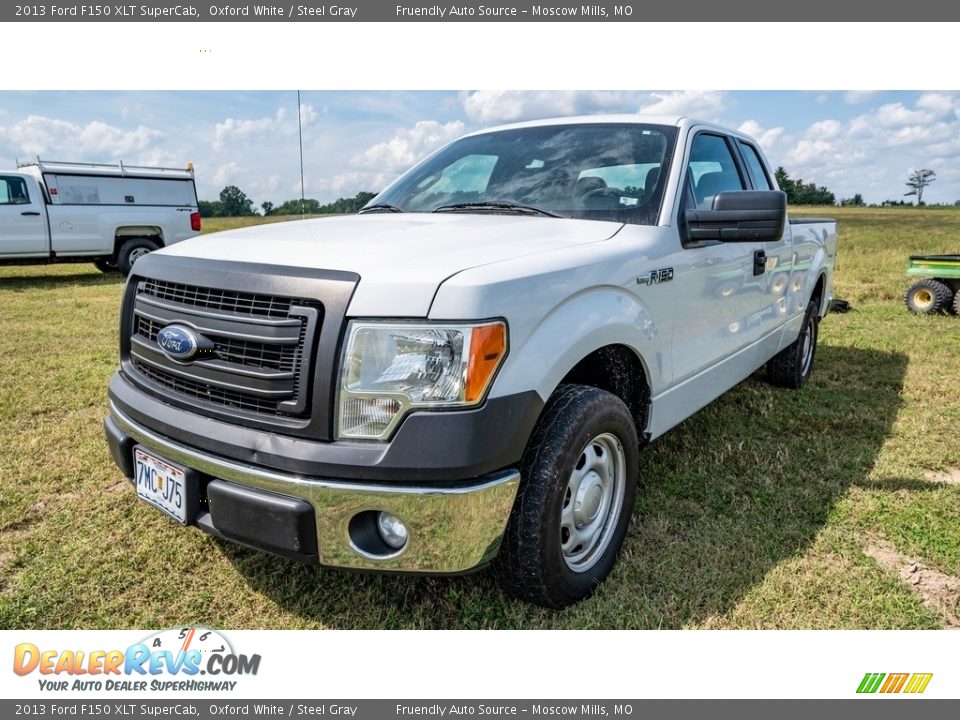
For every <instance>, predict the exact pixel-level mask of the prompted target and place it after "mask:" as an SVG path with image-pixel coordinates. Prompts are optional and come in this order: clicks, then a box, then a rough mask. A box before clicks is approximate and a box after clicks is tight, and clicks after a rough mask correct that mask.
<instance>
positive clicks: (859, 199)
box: [840, 193, 867, 207]
mask: <svg viewBox="0 0 960 720" xmlns="http://www.w3.org/2000/svg"><path fill="white" fill-rule="evenodd" d="M840 204H841V205H843V206H844V207H866V206H867V204H866V203H865V202H864V201H863V195H861V194H860V193H857V194H856V195H854V196H853V197H852V198H844V199H843V200H841V201H840Z"/></svg>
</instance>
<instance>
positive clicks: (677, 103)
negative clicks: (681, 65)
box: [640, 90, 727, 117]
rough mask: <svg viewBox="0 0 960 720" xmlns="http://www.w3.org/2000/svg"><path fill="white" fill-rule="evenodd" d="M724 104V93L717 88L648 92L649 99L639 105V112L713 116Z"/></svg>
mask: <svg viewBox="0 0 960 720" xmlns="http://www.w3.org/2000/svg"><path fill="white" fill-rule="evenodd" d="M726 105H727V96H726V93H724V92H721V91H719V90H708V91H699V90H681V91H678V92H670V93H650V100H649V101H648V102H646V103H645V104H642V105H641V106H640V112H642V113H651V114H655V115H689V116H697V117H713V116H714V115H716V114H717V113H719V112H721V111H722V110H723V109H724V108H725V107H726Z"/></svg>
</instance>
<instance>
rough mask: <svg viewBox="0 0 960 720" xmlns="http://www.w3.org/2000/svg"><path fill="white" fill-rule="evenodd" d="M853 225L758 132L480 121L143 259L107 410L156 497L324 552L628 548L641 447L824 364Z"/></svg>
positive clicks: (341, 556) (575, 553)
mask: <svg viewBox="0 0 960 720" xmlns="http://www.w3.org/2000/svg"><path fill="white" fill-rule="evenodd" d="M836 248H837V237H836V225H835V223H834V222H833V221H830V220H807V219H804V220H796V219H791V220H788V219H787V209H786V199H785V196H784V194H783V193H781V192H780V191H779V190H777V189H776V186H775V184H774V181H773V175H772V173H771V171H770V166H769V164H768V163H767V161H766V160H765V159H764V156H763V154H762V152H761V151H760V149H759V147H758V146H757V144H756V143H755V142H754V141H753V140H752V139H750V138H749V137H747V136H745V135H743V134H741V133H738V132H732V131H729V130H725V129H723V128H721V127H717V126H715V125H711V124H708V123H703V122H698V121H695V120H692V119H689V118H674V117H645V116H604V117H584V118H569V119H563V120H548V121H538V122H532V123H524V124H518V125H512V126H507V127H502V128H497V129H494V130H488V131H483V132H477V133H474V134H472V135H468V136H466V137H464V138H462V139H460V140H457V141H456V142H454V143H452V144H450V145H448V146H446V147H444V148H443V149H441V150H439V151H437V152H436V153H434V154H433V155H432V156H430V157H429V158H427V159H426V160H425V161H423V162H422V163H420V164H419V165H417V166H416V167H414V168H413V169H412V170H410V171H409V172H407V173H406V174H405V175H403V176H402V177H401V178H400V179H399V180H397V181H396V182H395V183H393V184H392V185H391V186H390V187H389V188H388V189H387V190H385V191H384V192H383V193H381V194H380V195H379V196H377V197H376V198H375V199H374V200H373V201H371V203H370V204H368V205H367V206H366V207H365V208H364V209H363V210H362V211H361V212H360V214H359V215H358V216H353V217H342V218H335V219H320V220H308V221H302V222H290V223H283V224H276V225H266V226H261V227H256V228H247V229H244V230H237V231H230V232H223V233H217V234H213V235H209V236H205V237H201V238H197V239H194V240H191V241H188V242H185V243H181V244H179V245H177V246H175V247H171V248H165V249H164V250H161V251H159V252H155V253H151V254H150V255H148V256H146V257H144V258H143V259H141V260H140V261H139V262H138V263H137V265H136V267H135V268H134V269H133V272H132V274H131V276H130V278H129V280H128V283H127V287H126V291H125V295H124V298H123V306H122V312H121V319H120V338H121V348H120V352H121V364H120V369H119V371H118V372H117V373H116V374H115V375H114V377H113V379H112V380H111V382H110V388H109V395H110V411H109V416H108V417H107V418H106V421H105V428H106V435H107V439H108V441H109V444H110V448H111V451H112V454H113V457H114V459H115V461H116V463H117V465H119V467H120V468H121V470H122V471H123V473H124V474H125V475H126V476H127V477H129V478H130V479H131V480H132V481H133V483H134V485H135V487H136V492H137V494H138V495H139V497H140V498H141V499H142V500H144V501H146V502H147V503H150V504H152V505H154V506H156V507H157V508H159V509H160V510H162V511H163V512H165V513H167V514H169V515H170V516H172V517H173V518H174V519H175V520H177V521H178V522H180V523H182V524H184V525H195V526H197V527H199V528H200V529H202V530H204V531H206V532H208V533H211V534H213V535H216V536H218V537H221V538H225V539H228V540H231V541H235V542H238V543H241V544H244V545H248V546H252V547H255V548H259V549H262V550H267V551H270V552H273V553H276V554H279V555H283V556H286V557H289V558H295V559H298V560H301V561H304V562H308V563H315V564H320V565H325V566H335V567H347V568H362V569H373V570H382V571H400V572H426V573H459V572H465V571H468V570H471V569H475V568H479V567H483V566H485V565H487V564H492V565H493V568H494V572H495V573H496V574H497V576H498V578H499V579H500V581H501V583H502V585H503V586H504V588H506V589H507V590H508V591H509V592H511V593H512V594H514V595H516V596H518V597H521V598H524V599H526V600H529V601H532V602H535V603H539V604H542V605H545V606H548V607H563V606H566V605H569V604H571V603H573V602H576V601H577V600H579V599H581V598H583V597H585V596H586V595H588V594H589V593H590V592H591V591H592V590H593V589H594V588H595V587H596V586H597V585H598V584H599V583H600V582H601V581H602V580H603V579H604V577H606V575H607V574H608V573H609V572H610V570H611V567H612V566H613V563H614V561H615V559H616V555H617V553H618V551H619V549H620V546H621V544H622V543H623V539H624V536H625V534H626V532H627V526H628V524H629V522H630V518H631V514H632V512H633V507H634V497H635V492H636V485H637V480H638V478H637V474H638V454H639V452H640V449H641V447H642V445H643V444H645V443H646V442H648V441H650V440H652V439H654V438H656V437H657V436H659V435H662V434H663V433H665V432H666V431H667V430H669V429H670V428H671V427H673V426H675V425H676V424H677V423H679V422H680V421H682V420H683V419H684V418H686V417H688V416H690V415H691V414H693V413H695V412H696V411H697V410H699V409H700V408H702V407H703V406H704V405H706V404H707V403H709V402H711V401H712V400H714V399H715V398H716V397H718V396H719V395H721V394H722V393H723V392H725V391H726V390H728V389H730V388H731V387H733V386H734V385H736V384H737V383H739V382H740V381H742V380H744V379H745V378H746V377H748V376H749V375H751V374H752V373H753V372H755V371H756V370H758V369H759V368H761V367H763V366H766V371H767V374H768V377H769V379H770V380H771V381H772V382H773V383H774V384H776V385H780V386H783V387H787V388H799V387H801V386H802V385H803V384H804V383H805V382H806V381H807V379H808V378H809V377H810V373H811V370H812V368H813V362H814V355H815V352H816V344H817V329H818V323H819V321H820V319H821V318H822V317H823V316H824V315H825V313H826V311H827V308H828V307H829V303H830V300H831V287H832V280H833V267H834V258H835V254H836Z"/></svg>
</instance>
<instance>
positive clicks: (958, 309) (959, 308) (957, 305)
mask: <svg viewBox="0 0 960 720" xmlns="http://www.w3.org/2000/svg"><path fill="white" fill-rule="evenodd" d="M953 314H954V315H960V290H958V291H957V292H956V293H954V295H953Z"/></svg>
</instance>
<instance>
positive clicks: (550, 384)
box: [494, 286, 670, 400]
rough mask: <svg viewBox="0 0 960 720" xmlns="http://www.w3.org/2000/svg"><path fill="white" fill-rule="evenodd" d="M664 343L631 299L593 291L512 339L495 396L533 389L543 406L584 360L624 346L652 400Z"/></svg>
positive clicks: (665, 357)
mask: <svg viewBox="0 0 960 720" xmlns="http://www.w3.org/2000/svg"><path fill="white" fill-rule="evenodd" d="M669 338H670V328H667V327H664V326H663V325H662V323H658V322H657V321H655V320H654V318H653V316H652V315H651V313H650V311H649V309H648V308H647V307H646V306H645V305H644V304H643V303H641V302H640V301H639V299H638V298H637V297H636V296H635V295H633V294H631V293H629V292H628V291H626V290H624V289H623V288H619V287H613V286H599V287H593V288H590V289H587V290H584V291H582V292H580V293H577V294H576V295H573V296H570V297H569V298H567V299H566V300H564V301H563V302H561V303H560V304H558V305H557V306H555V307H554V308H553V309H552V310H550V311H549V312H548V313H547V314H546V315H545V316H544V317H543V318H542V319H541V320H540V322H538V323H537V324H536V325H535V326H533V327H532V329H530V331H529V332H528V333H526V335H525V337H523V338H519V339H518V338H514V337H511V349H510V355H509V356H508V358H507V361H506V362H505V363H504V366H503V368H502V369H501V371H500V375H499V377H498V378H497V381H496V384H495V386H494V393H495V394H496V395H498V396H499V395H509V394H511V393H516V392H522V391H524V390H530V389H531V388H534V389H536V391H537V393H538V394H539V395H540V396H541V397H542V398H543V399H544V400H546V399H547V398H548V397H550V395H551V394H552V393H553V391H554V390H555V389H556V388H557V386H558V385H559V384H560V382H561V380H563V378H564V376H565V375H566V374H567V373H569V372H570V370H571V369H573V367H574V366H576V364H577V363H578V362H580V360H582V359H583V358H585V357H586V356H587V355H589V354H590V353H592V352H593V351H595V350H598V349H599V348H601V347H604V346H606V345H624V346H626V347H627V348H629V349H630V350H632V351H633V352H635V353H636V354H637V357H638V358H639V359H640V362H641V363H642V364H643V367H644V371H645V372H646V375H647V380H648V382H649V383H650V386H651V390H652V391H653V393H654V394H656V393H657V392H658V391H660V390H662V389H663V388H664V387H665V386H666V379H667V378H669V376H670V375H669V372H670V369H669V352H668V351H667V349H668V347H669Z"/></svg>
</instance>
